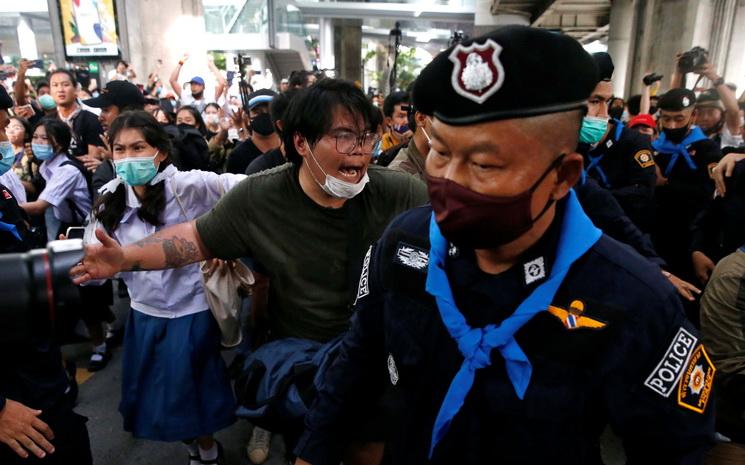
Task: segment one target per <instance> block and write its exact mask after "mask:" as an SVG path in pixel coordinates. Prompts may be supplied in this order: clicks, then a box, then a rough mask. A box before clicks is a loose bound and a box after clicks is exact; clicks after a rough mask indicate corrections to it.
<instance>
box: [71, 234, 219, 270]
mask: <svg viewBox="0 0 745 465" xmlns="http://www.w3.org/2000/svg"><path fill="white" fill-rule="evenodd" d="M96 238H97V239H98V240H99V241H100V242H101V243H100V244H95V245H89V246H86V248H85V256H84V257H83V260H82V262H81V263H80V264H78V265H76V266H74V267H73V268H72V269H71V270H70V275H71V276H72V277H73V282H74V283H75V284H82V283H85V282H88V281H90V280H93V279H103V278H110V277H112V276H114V275H115V274H117V273H119V272H120V271H142V270H161V269H166V268H178V267H180V266H184V265H188V264H190V263H195V262H199V261H202V260H206V259H208V258H212V257H211V255H210V254H209V252H208V251H207V250H206V249H205V247H204V245H203V244H202V240H201V239H200V237H199V233H198V232H197V229H196V225H195V221H191V222H189V223H180V224H177V225H174V226H171V227H168V228H165V229H163V230H161V231H158V232H157V233H155V234H152V235H150V236H148V237H146V238H144V239H141V240H139V241H137V242H135V243H134V244H130V245H127V246H125V247H122V246H120V245H119V244H118V243H117V242H116V241H115V240H114V239H112V238H111V237H110V236H109V235H108V234H106V233H105V232H104V231H103V230H100V229H99V230H96Z"/></svg>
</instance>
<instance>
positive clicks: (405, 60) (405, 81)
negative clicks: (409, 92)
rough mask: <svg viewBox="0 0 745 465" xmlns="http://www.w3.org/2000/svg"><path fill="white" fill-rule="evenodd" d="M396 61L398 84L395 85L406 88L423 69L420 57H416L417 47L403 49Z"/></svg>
mask: <svg viewBox="0 0 745 465" xmlns="http://www.w3.org/2000/svg"><path fill="white" fill-rule="evenodd" d="M396 63H397V64H398V75H397V76H396V85H395V86H394V87H398V88H399V89H401V90H406V89H407V88H408V87H409V86H410V85H411V83H412V82H414V79H416V77H417V76H419V72H420V71H421V70H422V66H421V65H420V64H419V59H418V58H417V57H416V47H411V48H409V49H408V50H405V51H401V52H400V53H399V54H398V60H396Z"/></svg>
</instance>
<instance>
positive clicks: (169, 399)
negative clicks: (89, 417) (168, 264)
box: [84, 111, 245, 465]
mask: <svg viewBox="0 0 745 465" xmlns="http://www.w3.org/2000/svg"><path fill="white" fill-rule="evenodd" d="M109 140H110V141H111V147H112V153H113V159H114V165H115V167H116V174H117V178H116V179H114V180H113V181H111V182H109V183H108V184H106V185H105V186H103V188H102V189H101V192H102V195H101V197H100V198H99V199H98V200H97V202H96V205H95V206H94V212H93V214H92V217H93V220H92V221H91V223H90V224H89V226H88V229H87V231H86V237H85V239H84V240H85V241H86V243H92V242H97V241H98V240H104V241H111V240H116V241H117V242H119V243H120V244H122V245H126V244H131V243H133V242H136V241H138V240H140V239H142V238H144V237H146V236H148V235H150V234H152V233H154V232H155V231H157V230H159V229H161V228H164V227H167V226H170V225H173V224H178V223H182V222H184V221H191V220H193V219H195V218H197V217H199V216H200V215H202V214H204V213H206V212H207V211H209V210H210V209H211V208H212V207H213V206H214V204H215V203H217V201H218V200H219V199H220V197H221V196H222V195H223V194H224V193H225V192H227V191H228V190H230V189H231V188H232V187H233V186H235V185H236V184H238V182H240V181H241V180H243V179H244V178H245V176H244V175H233V174H223V175H217V174H215V173H210V172H204V171H196V170H193V171H178V170H177V169H176V167H175V166H173V165H172V164H171V161H170V153H171V144H170V140H169V136H168V134H167V133H166V132H165V131H164V130H163V129H162V128H161V126H160V124H158V122H157V121H156V120H155V118H154V117H153V116H152V115H150V114H149V113H146V112H144V111H132V112H125V113H123V114H122V115H120V116H119V117H118V118H117V119H116V120H115V121H114V122H113V124H112V126H111V128H110V130H109ZM96 230H98V233H95V231H96ZM103 230H105V231H106V232H107V233H108V234H109V235H110V236H111V237H112V238H113V239H111V238H107V237H106V236H105V235H104V234H102V231H103ZM170 246H172V247H175V248H177V249H178V248H180V247H183V244H181V243H179V242H178V241H176V242H174V243H173V244H171V245H170ZM182 252H183V253H189V250H188V247H187V248H186V249H183V250H182ZM121 278H123V279H124V281H125V283H126V284H127V288H128V289H129V295H130V298H131V306H132V311H131V312H130V314H129V321H128V322H127V328H126V333H125V337H124V358H123V364H122V365H123V369H122V371H123V372H122V400H121V404H120V406H119V411H120V412H121V414H122V416H123V417H124V429H125V430H127V431H130V432H132V434H133V435H134V436H135V437H138V438H145V439H150V440H156V441H184V442H185V443H186V445H187V448H188V450H189V456H190V457H189V460H190V461H189V463H190V465H203V464H213V463H214V464H217V463H222V462H221V460H222V453H221V452H220V445H219V444H218V443H217V442H216V441H215V440H214V439H213V433H215V432H216V431H219V430H221V429H223V428H225V427H227V426H229V425H230V424H232V423H233V422H234V420H235V417H234V411H235V401H234V399H233V394H232V391H231V388H230V383H229V379H228V375H227V372H226V367H225V364H224V362H223V360H222V358H221V356H220V331H219V328H218V326H217V323H216V322H215V320H214V318H213V316H212V313H211V312H210V310H209V307H208V305H207V300H206V298H205V296H204V291H203V287H202V283H201V274H200V270H199V265H198V264H193V265H188V266H185V267H182V268H175V269H169V270H158V271H142V272H127V273H122V274H121Z"/></svg>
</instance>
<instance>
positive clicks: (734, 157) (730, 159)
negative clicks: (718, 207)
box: [711, 152, 745, 197]
mask: <svg viewBox="0 0 745 465" xmlns="http://www.w3.org/2000/svg"><path fill="white" fill-rule="evenodd" d="M743 159H745V153H734V152H732V153H728V154H727V155H725V156H724V157H723V158H722V159H721V160H719V163H717V166H715V167H714V168H712V170H711V177H712V179H714V184H715V185H716V187H717V192H719V195H721V196H722V197H724V195H725V194H726V193H727V185H726V183H725V179H724V178H729V177H731V176H732V172H733V171H734V170H735V164H736V163H737V162H738V161H740V160H743Z"/></svg>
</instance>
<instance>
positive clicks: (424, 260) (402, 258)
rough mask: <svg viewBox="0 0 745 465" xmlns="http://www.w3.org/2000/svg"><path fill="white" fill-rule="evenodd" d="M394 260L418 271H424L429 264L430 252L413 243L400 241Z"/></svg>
mask: <svg viewBox="0 0 745 465" xmlns="http://www.w3.org/2000/svg"><path fill="white" fill-rule="evenodd" d="M393 262H394V263H398V264H399V265H403V266H405V267H407V268H413V269H415V270H417V271H424V270H426V269H427V265H429V253H428V252H427V251H426V250H424V249H421V248H419V247H416V246H413V245H411V244H407V243H405V242H399V243H398V247H396V253H395V255H394V256H393Z"/></svg>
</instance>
